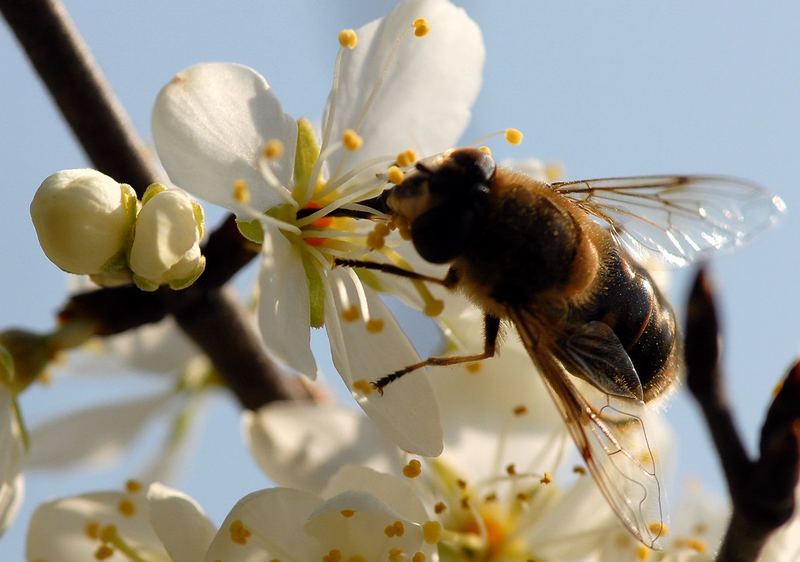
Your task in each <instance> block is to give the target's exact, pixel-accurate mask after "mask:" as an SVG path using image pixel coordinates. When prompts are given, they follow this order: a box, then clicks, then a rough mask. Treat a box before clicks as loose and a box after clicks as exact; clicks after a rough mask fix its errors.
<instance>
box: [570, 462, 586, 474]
mask: <svg viewBox="0 0 800 562" xmlns="http://www.w3.org/2000/svg"><path fill="white" fill-rule="evenodd" d="M572 472H574V473H575V474H580V475H581V476H585V475H586V469H585V468H583V467H582V466H578V465H576V466H573V467H572Z"/></svg>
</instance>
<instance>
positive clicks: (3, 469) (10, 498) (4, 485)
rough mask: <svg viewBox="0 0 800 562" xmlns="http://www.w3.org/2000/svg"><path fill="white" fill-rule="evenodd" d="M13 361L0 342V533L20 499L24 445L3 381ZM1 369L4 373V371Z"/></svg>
mask: <svg viewBox="0 0 800 562" xmlns="http://www.w3.org/2000/svg"><path fill="white" fill-rule="evenodd" d="M12 368H13V365H12V362H11V357H10V356H9V355H8V354H7V353H6V351H5V350H4V349H3V348H2V346H0V451H2V453H0V536H2V535H3V533H4V532H5V530H6V529H7V528H8V526H9V525H10V524H11V522H12V521H13V520H14V517H15V516H16V515H17V511H18V510H19V506H20V504H21V503H22V494H23V482H24V480H23V476H22V459H23V455H24V452H25V446H24V443H23V440H22V432H21V428H20V426H19V423H18V419H17V414H16V411H15V405H14V396H13V394H12V392H11V389H10V388H9V386H8V384H7V382H8V380H9V378H10V377H9V375H10V374H11V371H12ZM4 373H5V374H4Z"/></svg>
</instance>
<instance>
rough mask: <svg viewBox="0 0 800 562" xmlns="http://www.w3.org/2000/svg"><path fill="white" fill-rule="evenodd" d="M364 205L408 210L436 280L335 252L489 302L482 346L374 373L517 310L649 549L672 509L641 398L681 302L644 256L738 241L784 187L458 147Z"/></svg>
mask: <svg viewBox="0 0 800 562" xmlns="http://www.w3.org/2000/svg"><path fill="white" fill-rule="evenodd" d="M362 204H363V205H366V206H367V207H371V208H373V209H375V210H376V211H377V212H380V213H385V214H386V215H389V216H390V217H392V219H393V220H394V221H395V222H399V223H402V224H405V225H406V226H407V227H408V233H409V234H410V238H411V241H412V242H413V244H414V247H415V249H416V251H417V252H418V253H419V255H420V256H421V257H422V258H423V259H425V260H426V261H428V262H431V263H433V264H449V266H450V267H449V270H448V272H447V274H446V275H445V277H444V278H442V279H439V278H435V277H430V276H426V275H422V274H420V273H418V272H415V271H411V270H406V269H403V268H400V267H397V266H395V265H393V264H387V263H377V262H369V261H359V260H343V259H340V260H337V261H336V264H337V265H343V266H350V267H366V268H370V269H376V270H380V271H384V272H386V273H392V274H397V275H402V276H405V277H409V278H413V279H421V280H424V281H428V282H433V283H437V284H440V285H443V286H444V287H446V288H448V289H451V290H458V291H461V292H462V293H464V294H465V295H466V296H467V297H468V298H470V299H471V300H472V301H473V302H474V303H475V304H477V305H478V306H479V307H480V308H481V309H482V310H483V312H484V328H485V330H484V334H485V340H484V349H483V352H482V353H476V354H474V355H468V356H460V357H430V358H428V359H426V360H425V361H422V362H420V363H416V364H414V365H409V366H408V367H406V368H404V369H400V370H398V371H396V372H394V373H391V374H388V375H386V376H384V377H382V378H380V379H378V380H377V381H375V382H374V383H373V384H374V386H375V387H376V388H377V389H378V390H380V391H381V392H383V391H384V390H385V389H386V387H387V385H389V384H390V383H391V382H392V381H393V380H396V379H397V378H398V377H401V376H404V375H406V374H407V373H409V372H411V371H414V370H416V369H419V368H421V367H424V366H428V365H453V364H456V363H462V362H474V361H479V360H482V359H486V358H489V357H492V356H493V355H494V353H495V350H496V348H497V341H498V334H499V333H500V326H501V322H505V323H510V324H511V325H513V326H514V327H515V328H516V331H517V333H518V334H519V337H520V339H521V340H522V343H523V344H524V347H525V348H526V350H527V352H528V354H529V355H530V358H531V360H532V361H533V364H534V365H535V366H536V367H537V369H538V371H539V373H540V374H541V376H542V377H543V378H544V380H545V382H546V385H545V386H546V387H547V389H548V390H549V393H550V395H551V396H552V398H553V400H554V402H555V404H556V406H557V408H558V410H559V412H560V413H561V416H562V417H563V419H564V421H565V423H566V426H567V428H568V430H569V433H570V435H571V437H572V439H573V440H574V441H575V444H576V445H577V447H578V450H579V451H580V454H581V455H582V457H583V459H584V461H585V463H586V465H587V466H588V468H589V470H590V472H591V474H592V476H593V477H594V479H595V481H596V483H597V485H598V486H599V488H600V490H601V491H602V493H603V494H604V496H605V497H606V499H607V501H608V502H609V504H610V505H611V507H612V508H613V510H614V511H615V513H616V514H617V516H618V517H619V518H620V520H621V521H622V522H623V524H624V525H625V526H626V527H627V528H628V529H629V531H630V532H631V533H632V534H633V535H634V536H636V537H637V538H638V539H639V540H640V541H641V542H642V543H644V544H645V545H647V546H649V547H653V548H657V546H658V543H657V541H658V539H659V538H660V537H661V536H662V535H663V534H664V530H663V527H664V525H663V521H664V517H665V515H664V513H663V506H662V491H661V485H660V482H659V479H658V474H657V468H656V467H657V463H656V461H655V455H654V453H653V451H652V450H651V448H650V445H649V442H648V439H647V434H646V432H645V426H644V421H643V418H644V416H645V415H646V411H645V410H644V405H645V404H647V403H649V402H652V401H653V400H655V399H656V398H658V397H659V396H662V395H663V394H664V393H665V392H666V391H667V389H668V388H670V387H671V386H672V385H673V383H674V382H675V380H676V379H677V378H678V373H679V372H680V367H681V346H680V338H679V334H678V328H677V324H676V320H675V314H674V312H673V310H672V308H671V306H670V305H669V303H668V302H667V300H666V299H665V298H664V296H663V294H662V293H661V291H660V290H659V289H658V287H657V286H656V284H655V283H654V282H653V279H652V278H651V276H650V275H649V274H648V272H647V270H646V269H645V268H644V267H643V266H642V265H640V260H641V259H644V258H646V257H652V256H656V257H657V258H658V259H660V260H661V261H662V262H667V263H670V264H674V265H685V264H687V263H690V262H691V261H693V260H696V259H697V258H698V257H700V256H703V255H704V254H705V253H706V252H707V251H709V250H716V249H721V248H724V247H731V246H737V245H739V244H741V243H742V242H743V241H744V240H745V239H746V238H748V237H749V236H750V235H751V234H753V233H754V232H756V231H758V230H760V229H761V228H763V227H765V226H767V225H768V224H770V223H771V222H774V221H775V219H776V218H777V216H778V215H779V214H780V213H781V212H782V211H783V209H784V204H783V202H782V201H781V199H780V198H779V197H777V196H775V195H772V194H770V193H768V192H766V191H764V190H763V189H761V188H760V187H758V186H756V185H753V184H751V183H749V182H745V181H741V180H737V179H731V178H725V177H717V176H644V177H632V178H613V179H595V180H582V181H570V182H558V183H551V184H547V183H543V182H540V181H537V180H535V179H533V178H532V177H530V176H527V175H525V174H522V173H519V172H515V171H513V170H511V169H509V168H506V167H502V166H498V165H497V164H496V163H495V161H494V160H493V158H492V157H491V156H489V155H488V154H486V153H484V152H482V151H480V150H477V149H474V148H458V149H453V150H450V151H447V152H445V153H442V154H440V155H437V156H434V157H432V158H429V159H426V160H422V161H419V162H417V163H416V165H415V167H414V169H413V170H411V172H410V173H408V174H407V175H406V176H405V177H404V179H403V181H402V182H401V183H399V184H398V185H395V186H393V187H390V188H389V189H387V190H385V191H383V192H382V193H381V195H379V196H378V197H376V198H374V199H371V200H368V201H364V202H362ZM654 523H655V524H654Z"/></svg>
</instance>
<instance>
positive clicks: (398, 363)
mask: <svg viewBox="0 0 800 562" xmlns="http://www.w3.org/2000/svg"><path fill="white" fill-rule="evenodd" d="M346 276H347V273H345V272H343V271H341V270H334V271H331V272H330V273H329V275H328V281H329V282H330V286H329V288H328V289H327V290H326V291H325V299H326V300H325V325H326V326H327V328H328V339H329V340H330V344H331V355H332V357H333V363H334V365H336V369H337V370H338V371H339V374H340V375H341V376H342V378H343V379H344V382H345V384H346V385H347V386H348V388H350V389H351V392H353V396H354V397H355V398H356V400H357V401H358V403H359V404H360V405H361V407H362V408H364V411H365V412H366V413H367V415H368V416H369V417H370V419H371V420H372V421H373V422H375V423H376V424H377V425H378V427H379V428H380V429H381V430H382V431H383V432H384V433H385V434H386V436H387V437H388V438H389V439H390V440H391V441H393V442H395V443H396V444H397V445H398V446H399V447H401V448H403V449H405V450H406V451H409V452H411V453H415V454H419V455H425V456H436V455H438V454H439V453H441V452H442V427H441V423H440V421H439V409H438V406H437V404H436V399H435V398H434V396H433V391H432V390H431V385H430V383H429V382H428V374H427V373H426V372H425V371H423V370H418V371H415V372H413V373H411V374H409V375H407V376H405V377H402V378H400V379H398V380H396V381H394V382H392V383H391V385H389V386H388V387H387V388H386V389H385V392H384V394H383V395H380V394H379V393H377V392H373V393H371V394H370V395H368V396H365V395H363V394H362V393H360V392H358V391H354V390H353V383H354V382H355V381H358V380H366V381H374V380H377V379H379V378H380V377H382V376H383V375H386V374H389V373H391V372H393V371H396V370H398V369H401V368H403V367H406V366H408V365H411V364H413V363H415V362H416V361H418V360H419V357H418V355H417V353H416V351H414V348H413V346H412V345H411V343H410V342H409V341H408V338H407V337H406V335H405V333H403V331H402V330H401V329H400V326H399V325H398V324H397V322H396V321H395V319H394V316H392V313H391V312H390V311H389V309H388V308H387V307H386V305H384V304H383V302H381V300H380V298H379V297H378V296H377V295H376V294H375V293H374V292H373V291H372V290H371V289H369V288H367V287H364V289H365V296H366V300H367V303H368V305H369V313H370V317H371V318H373V319H380V320H382V321H383V330H381V331H380V332H378V333H371V332H369V331H367V329H366V325H365V323H364V322H363V321H361V320H356V321H355V322H345V321H344V320H343V318H342V314H341V311H342V310H344V309H345V308H347V306H344V303H343V302H342V300H341V298H342V297H341V295H340V294H339V287H340V286H341V285H342V284H344V286H347V285H348V282H349V281H350V279H349V278H348V277H346ZM356 302H357V301H356Z"/></svg>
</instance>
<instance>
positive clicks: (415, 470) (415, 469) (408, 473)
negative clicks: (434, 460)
mask: <svg viewBox="0 0 800 562" xmlns="http://www.w3.org/2000/svg"><path fill="white" fill-rule="evenodd" d="M420 474H422V464H421V463H420V462H419V461H418V460H417V459H411V460H410V461H408V464H407V465H405V466H404V467H403V476H405V477H406V478H416V477H417V476H419V475H420Z"/></svg>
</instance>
